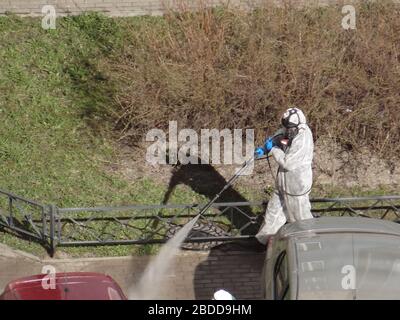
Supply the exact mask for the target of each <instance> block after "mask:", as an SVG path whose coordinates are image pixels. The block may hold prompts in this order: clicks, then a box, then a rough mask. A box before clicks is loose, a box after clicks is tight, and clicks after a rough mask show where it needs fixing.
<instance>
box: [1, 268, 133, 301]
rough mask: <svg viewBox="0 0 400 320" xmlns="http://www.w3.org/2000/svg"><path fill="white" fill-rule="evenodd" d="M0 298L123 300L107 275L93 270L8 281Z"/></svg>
mask: <svg viewBox="0 0 400 320" xmlns="http://www.w3.org/2000/svg"><path fill="white" fill-rule="evenodd" d="M0 300H126V297H125V295H124V293H123V291H122V290H121V288H120V287H119V285H118V284H117V283H116V282H115V281H114V280H113V279H112V278H111V277H110V276H107V275H104V274H101V273H93V272H66V273H56V274H54V275H53V276H52V275H51V274H50V275H49V274H39V275H34V276H30V277H25V278H20V279H17V280H15V281H12V282H10V283H9V284H8V285H7V286H6V288H5V290H4V292H3V293H2V294H1V295H0Z"/></svg>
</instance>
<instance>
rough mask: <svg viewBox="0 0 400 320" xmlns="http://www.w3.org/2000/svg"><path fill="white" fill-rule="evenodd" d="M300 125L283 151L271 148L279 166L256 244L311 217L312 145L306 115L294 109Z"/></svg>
mask: <svg viewBox="0 0 400 320" xmlns="http://www.w3.org/2000/svg"><path fill="white" fill-rule="evenodd" d="M297 110H298V112H299V115H300V119H301V120H300V121H301V123H300V124H299V126H298V129H299V132H298V134H297V135H296V136H295V137H294V139H293V141H292V143H291V146H290V147H289V148H288V149H287V150H286V152H284V151H283V150H281V149H280V148H277V147H273V148H272V150H271V154H272V156H273V157H274V159H275V161H276V162H277V163H278V164H279V169H278V173H277V178H276V185H275V191H274V193H273V195H272V197H271V199H270V200H269V202H268V205H267V210H266V213H265V218H264V223H263V225H262V227H261V228H260V230H259V232H258V233H257V235H256V238H257V239H258V241H259V242H261V243H263V244H266V242H267V240H268V237H269V236H270V235H273V234H275V233H276V232H277V231H278V230H279V229H280V227H282V226H283V225H284V224H285V223H286V221H289V222H295V221H297V220H304V219H310V218H313V215H312V214H311V205H310V201H309V192H310V190H311V186H312V168H311V163H312V159H313V152H314V143H313V136H312V133H311V130H310V128H309V127H308V125H307V124H306V120H305V116H304V114H303V113H302V111H301V110H299V109H297Z"/></svg>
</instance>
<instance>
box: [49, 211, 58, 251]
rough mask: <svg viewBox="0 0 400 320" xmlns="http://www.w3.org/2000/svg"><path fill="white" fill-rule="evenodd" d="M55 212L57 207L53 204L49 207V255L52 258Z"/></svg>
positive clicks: (54, 246)
mask: <svg viewBox="0 0 400 320" xmlns="http://www.w3.org/2000/svg"><path fill="white" fill-rule="evenodd" d="M56 212H57V207H56V206H55V205H54V204H51V205H50V234H49V237H50V255H51V257H53V255H54V253H55V250H56V242H55V214H56Z"/></svg>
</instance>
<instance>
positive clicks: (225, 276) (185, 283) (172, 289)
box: [0, 244, 265, 300]
mask: <svg viewBox="0 0 400 320" xmlns="http://www.w3.org/2000/svg"><path fill="white" fill-rule="evenodd" d="M264 256H265V253H264V252H263V251H262V250H261V251H260V248H258V247H252V246H244V247H243V246H241V245H223V246H220V247H219V248H216V249H213V250H211V251H210V252H193V251H182V252H181V253H180V254H179V256H177V258H176V260H175V268H174V270H173V272H171V273H170V274H168V275H166V277H165V280H164V282H163V283H162V284H160V287H162V288H163V290H162V292H160V298H162V299H206V300H207V299H211V298H212V295H213V293H214V292H215V291H216V290H218V289H220V288H224V289H226V290H228V291H229V292H231V293H232V294H233V295H234V296H235V297H236V298H238V299H259V298H261V285H260V279H261V272H262V265H263V261H264ZM150 258H151V257H149V256H145V257H108V258H84V259H45V260H40V259H39V258H37V257H35V256H32V255H29V254H26V253H24V252H20V251H15V250H12V249H10V248H9V247H7V246H4V245H1V244H0V292H2V290H3V288H4V287H5V285H6V284H7V283H8V282H9V281H12V280H14V279H17V278H19V277H24V276H29V275H32V274H39V273H41V272H42V268H43V266H44V265H52V266H54V267H55V268H56V270H57V272H67V271H90V272H101V273H105V274H108V275H110V276H111V277H112V278H114V279H115V280H116V281H117V282H118V283H119V285H120V286H121V288H122V289H123V290H124V292H125V293H126V294H127V295H128V292H129V288H130V287H131V285H134V284H135V283H136V282H137V281H138V280H139V279H140V277H141V275H142V272H143V271H144V269H145V267H146V265H147V264H148V262H149V259H150Z"/></svg>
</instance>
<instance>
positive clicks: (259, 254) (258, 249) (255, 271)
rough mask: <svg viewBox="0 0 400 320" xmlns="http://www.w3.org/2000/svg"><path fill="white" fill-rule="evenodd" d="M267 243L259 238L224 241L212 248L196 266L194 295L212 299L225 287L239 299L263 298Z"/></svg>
mask: <svg viewBox="0 0 400 320" xmlns="http://www.w3.org/2000/svg"><path fill="white" fill-rule="evenodd" d="M264 260H265V247H264V246H262V245H261V244H260V243H259V242H258V241H257V240H256V239H251V240H246V241H237V242H231V243H225V244H222V245H219V246H216V247H214V248H213V249H211V250H210V254H209V256H208V258H207V260H205V261H203V262H201V263H200V264H199V265H198V266H197V267H196V269H195V272H194V278H193V288H194V293H195V298H196V300H197V299H205V300H210V299H212V297H213V294H214V292H215V291H217V290H219V289H224V290H227V291H228V292H230V293H231V294H232V295H233V296H234V297H235V298H236V299H261V298H262V293H261V277H262V271H263V263H264Z"/></svg>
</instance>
